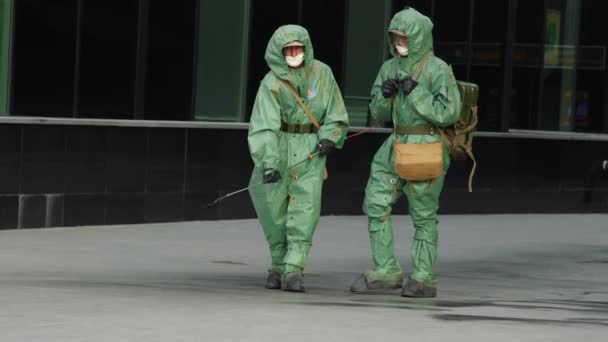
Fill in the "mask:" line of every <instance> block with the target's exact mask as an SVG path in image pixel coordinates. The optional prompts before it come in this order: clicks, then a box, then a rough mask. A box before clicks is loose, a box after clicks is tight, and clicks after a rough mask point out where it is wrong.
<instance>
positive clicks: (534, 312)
mask: <svg viewBox="0 0 608 342" xmlns="http://www.w3.org/2000/svg"><path fill="white" fill-rule="evenodd" d="M395 227H396V239H397V241H399V242H398V243H397V251H398V254H399V256H400V260H401V261H402V266H403V268H404V269H405V270H406V271H407V270H409V268H410V267H409V265H410V264H409V258H408V255H409V244H410V241H411V240H410V239H411V236H412V229H411V223H410V220H409V218H408V217H403V216H401V217H396V218H395ZM267 262H268V255H267V250H266V246H265V241H264V238H263V235H262V232H261V229H260V228H259V225H258V223H257V221H255V220H242V221H214V222H183V223H172V224H151V225H132V226H104V227H78V228H54V229H41V230H13V231H0V341H11V342H12V341H19V342H21V341H61V342H68V341H269V340H280V339H288V340H289V341H372V340H374V341H381V340H412V341H413V340H416V341H488V340H491V341H573V340H576V339H583V338H584V339H585V341H606V339H607V338H608V337H607V336H608V215H497V216H475V215H470V216H442V217H441V224H440V256H439V263H438V267H437V272H438V274H439V280H440V288H439V297H438V298H437V299H424V300H415V299H406V298H401V297H400V296H399V292H398V291H396V292H391V293H384V294H373V295H351V294H349V293H348V292H347V291H346V290H347V288H348V286H349V285H350V283H351V282H352V281H353V280H354V279H355V278H356V277H357V275H358V274H359V273H360V272H362V271H364V270H365V269H366V268H367V267H369V266H370V256H369V241H368V237H367V231H366V219H365V218H364V217H325V218H322V220H321V223H320V225H319V228H318V230H317V234H316V236H315V245H314V247H313V249H312V252H311V258H310V261H309V267H308V269H307V274H306V277H305V281H306V286H307V288H308V290H309V291H308V293H306V294H293V293H285V292H282V291H271V290H265V289H263V283H264V277H265V268H266V266H267Z"/></svg>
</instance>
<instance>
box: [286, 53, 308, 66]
mask: <svg viewBox="0 0 608 342" xmlns="http://www.w3.org/2000/svg"><path fill="white" fill-rule="evenodd" d="M285 61H286V62H287V65H289V66H290V67H292V68H297V67H299V66H300V65H302V62H304V52H302V53H299V54H297V55H295V56H294V57H292V56H285Z"/></svg>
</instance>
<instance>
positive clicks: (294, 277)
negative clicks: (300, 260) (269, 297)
mask: <svg viewBox="0 0 608 342" xmlns="http://www.w3.org/2000/svg"><path fill="white" fill-rule="evenodd" d="M283 283H284V285H285V288H283V290H284V291H287V292H306V289H305V288H304V275H303V274H302V273H289V274H287V275H285V279H283Z"/></svg>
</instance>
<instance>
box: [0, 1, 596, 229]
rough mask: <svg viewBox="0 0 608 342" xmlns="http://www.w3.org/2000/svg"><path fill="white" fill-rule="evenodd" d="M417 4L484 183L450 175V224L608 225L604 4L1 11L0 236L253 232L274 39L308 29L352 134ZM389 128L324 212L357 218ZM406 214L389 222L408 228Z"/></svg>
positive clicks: (96, 4)
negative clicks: (119, 228) (550, 216)
mask: <svg viewBox="0 0 608 342" xmlns="http://www.w3.org/2000/svg"><path fill="white" fill-rule="evenodd" d="M404 6H412V7H414V8H416V9H418V10H419V11H420V12H422V13H424V14H426V15H428V16H429V17H431V18H432V19H433V21H434V23H435V27H434V41H435V54H436V55H438V56H439V57H441V58H442V59H444V60H445V61H447V62H448V63H449V64H451V65H452V68H453V70H454V73H455V75H456V78H458V79H460V80H466V81H469V82H473V83H476V84H478V85H479V86H480V92H481V93H480V102H479V115H480V125H479V132H478V133H477V136H476V138H475V143H474V149H475V151H476V155H477V158H478V160H479V168H478V173H477V176H476V180H475V183H474V192H473V193H471V194H469V193H468V192H467V191H466V178H467V170H468V168H469V167H470V165H469V164H467V163H464V162H459V163H454V164H453V166H452V168H451V170H450V173H449V176H448V178H447V181H446V187H445V192H444V195H443V199H442V209H441V210H442V212H443V213H536V212H550V213H562V212H608V189H607V187H606V182H605V180H599V181H598V182H597V183H596V184H595V188H594V190H595V192H594V196H593V199H592V200H588V199H587V200H585V199H584V198H583V192H584V187H585V186H584V180H585V176H586V174H588V171H589V169H590V168H591V167H592V165H593V164H594V163H596V160H598V159H608V148H607V147H608V71H607V70H606V47H607V45H608V25H605V23H604V22H603V17H602V16H603V14H604V13H606V10H607V9H608V4H607V3H606V2H605V1H602V0H544V1H541V0H534V1H521V0H492V1H481V0H450V1H447V0H416V1H407V0H374V1H371V0H332V1H324V0H290V1H284V0H231V1H215V0H200V1H198V0H181V1H176V2H167V1H160V0H103V1H102V0H56V1H43V0H0V114H2V115H1V116H0V131H1V134H0V139H2V144H0V175H1V176H2V177H1V179H0V227H1V228H15V227H19V228H29V227H45V226H49V227H50V226H74V225H89V224H122V223H139V222H167V221H180V220H197V219H218V218H247V217H253V216H254V215H255V213H254V212H253V209H252V206H251V204H250V201H249V198H248V197H247V195H241V196H238V197H234V198H231V199H229V200H226V201H224V202H222V203H220V204H219V205H217V206H215V207H211V208H207V207H205V204H206V203H208V202H209V201H211V200H213V199H214V198H215V197H217V196H219V195H221V194H224V193H227V192H229V191H231V190H235V189H238V188H240V187H242V186H245V185H246V184H247V181H248V177H249V174H250V170H251V167H252V165H251V160H250V157H249V155H248V149H247V143H246V133H247V131H246V129H247V122H248V120H249V116H250V112H251V107H252V105H253V100H254V97H255V94H256V91H257V87H258V85H259V82H260V80H261V79H262V77H263V76H264V74H265V73H266V72H267V71H268V67H267V66H266V64H265V62H264V59H263V56H264V51H265V49H266V44H267V42H268V39H269V38H270V36H271V34H272V32H273V31H274V30H275V29H276V28H277V27H278V26H280V25H283V24H289V23H296V24H301V25H303V26H305V27H306V28H307V29H308V30H309V32H310V34H311V38H312V41H313V44H314V48H315V57H316V58H317V59H320V60H322V61H324V62H325V63H327V64H328V65H330V66H331V67H332V70H333V72H334V75H335V77H336V79H337V80H338V82H339V85H340V87H341V90H342V93H343V95H344V98H345V102H346V104H347V107H348V110H349V115H350V118H351V123H352V125H353V126H356V127H361V128H362V127H365V126H370V125H372V126H378V127H388V126H387V123H382V122H372V121H371V120H370V119H369V113H368V110H367V104H368V102H369V91H370V87H371V84H372V82H373V80H374V78H375V76H376V73H377V71H378V69H379V67H380V65H381V64H382V63H383V61H384V60H386V58H388V49H387V42H386V39H387V36H386V28H387V25H388V22H389V20H390V18H391V16H392V15H393V13H395V12H396V11H398V10H400V9H402V8H403V7H404ZM387 130H388V129H386V130H384V131H383V130H379V132H374V133H368V134H365V135H361V136H359V137H357V138H356V139H353V140H352V141H350V142H349V143H348V144H347V145H346V146H345V149H344V150H343V151H341V152H340V153H337V154H336V155H335V156H332V158H331V160H330V161H329V171H330V178H329V180H328V181H327V183H326V186H325V197H324V204H323V212H324V214H337V215H341V214H349V215H358V214H362V212H361V201H362V198H363V189H364V187H365V182H366V179H367V176H368V173H369V164H370V161H371V158H372V157H373V153H374V152H375V150H376V149H377V148H378V147H379V145H380V144H381V142H382V141H383V140H384V139H385V137H386V131H387ZM405 205H406V204H405V203H402V204H401V206H399V207H398V208H396V212H398V213H405V212H406V211H405V210H404V208H405Z"/></svg>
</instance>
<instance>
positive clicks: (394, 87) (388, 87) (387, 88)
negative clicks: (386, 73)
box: [382, 78, 399, 99]
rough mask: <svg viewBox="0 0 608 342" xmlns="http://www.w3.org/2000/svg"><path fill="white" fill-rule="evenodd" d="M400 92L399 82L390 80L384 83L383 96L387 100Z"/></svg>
mask: <svg viewBox="0 0 608 342" xmlns="http://www.w3.org/2000/svg"><path fill="white" fill-rule="evenodd" d="M398 91H399V82H397V80H395V79H392V78H391V79H388V80H386V81H384V82H383V83H382V96H384V98H385V99H388V98H389V97H392V96H393V95H395V94H397V92H398Z"/></svg>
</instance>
